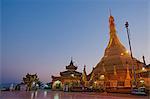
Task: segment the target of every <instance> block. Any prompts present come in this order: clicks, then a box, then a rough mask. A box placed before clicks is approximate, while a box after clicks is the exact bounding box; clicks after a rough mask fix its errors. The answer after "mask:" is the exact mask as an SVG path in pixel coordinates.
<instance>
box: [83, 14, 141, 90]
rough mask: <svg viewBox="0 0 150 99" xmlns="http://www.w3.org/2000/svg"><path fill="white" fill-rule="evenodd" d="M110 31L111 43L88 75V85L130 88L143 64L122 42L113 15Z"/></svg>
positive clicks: (110, 19)
mask: <svg viewBox="0 0 150 99" xmlns="http://www.w3.org/2000/svg"><path fill="white" fill-rule="evenodd" d="M109 29H110V32H109V35H110V38H109V43H108V45H107V47H106V49H105V53H104V56H103V57H102V59H101V60H100V62H99V63H98V64H97V65H96V67H94V68H93V70H92V72H91V73H90V74H89V75H87V78H88V79H87V81H88V84H89V86H97V87H128V88H130V87H131V86H132V84H131V83H132V81H134V80H136V79H134V78H136V77H135V76H136V74H135V75H134V72H135V71H136V70H138V69H142V67H143V63H142V62H140V61H139V60H137V59H136V58H131V54H130V53H129V51H128V50H127V49H126V48H125V47H124V46H123V44H122V43H121V42H120V40H119V38H118V36H117V33H116V28H115V23H114V17H113V16H112V15H110V17H109ZM134 70H135V71H134ZM87 81H85V82H87Z"/></svg>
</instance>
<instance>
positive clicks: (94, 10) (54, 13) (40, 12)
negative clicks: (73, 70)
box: [0, 0, 150, 83]
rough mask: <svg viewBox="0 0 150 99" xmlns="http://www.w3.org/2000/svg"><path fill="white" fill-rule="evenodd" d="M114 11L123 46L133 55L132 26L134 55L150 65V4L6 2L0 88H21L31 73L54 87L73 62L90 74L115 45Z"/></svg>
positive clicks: (126, 0) (144, 0)
mask: <svg viewBox="0 0 150 99" xmlns="http://www.w3.org/2000/svg"><path fill="white" fill-rule="evenodd" d="M109 8H110V9H111V13H112V15H113V16H114V18H115V24H116V29H117V35H118V36H119V38H120V41H121V42H122V43H123V44H124V46H125V47H126V48H127V49H129V46H128V39H127V34H126V29H125V25H124V24H125V22H126V21H128V22H129V28H130V36H131V43H132V49H133V55H134V57H136V58H137V59H139V60H140V61H142V56H143V55H144V56H145V58H146V62H147V64H149V63H150V44H149V43H150V13H149V12H150V2H149V0H2V2H1V19H2V20H1V21H0V22H1V29H2V31H0V32H1V38H2V40H1V41H2V43H1V46H0V49H1V59H0V60H1V61H0V62H1V64H0V66H1V68H0V75H1V81H0V82H2V83H13V82H21V80H22V77H23V76H25V75H26V73H37V74H38V75H39V78H40V80H41V81H43V82H50V81H51V76H52V75H57V76H58V75H59V73H60V72H61V71H64V70H65V66H66V65H68V64H69V63H70V60H71V57H73V61H74V64H75V65H77V66H78V71H79V72H82V70H83V67H84V65H86V70H87V73H90V72H91V70H92V68H93V67H95V66H96V64H97V63H98V62H99V61H100V60H101V58H102V57H103V54H104V51H105V48H106V46H107V44H108V41H109V23H108V18H109Z"/></svg>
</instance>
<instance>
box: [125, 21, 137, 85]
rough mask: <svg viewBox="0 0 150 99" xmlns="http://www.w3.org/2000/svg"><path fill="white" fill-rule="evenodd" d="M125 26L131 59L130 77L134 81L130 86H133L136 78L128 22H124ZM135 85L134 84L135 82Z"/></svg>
mask: <svg viewBox="0 0 150 99" xmlns="http://www.w3.org/2000/svg"><path fill="white" fill-rule="evenodd" d="M125 27H126V29H127V36H128V42H129V47H130V53H131V59H132V74H133V75H132V78H133V80H134V82H132V87H133V85H134V84H135V83H136V82H135V80H136V77H135V76H136V75H135V68H134V66H133V61H134V60H133V55H132V48H131V41H130V36H129V28H128V27H129V23H128V22H126V23H125ZM135 86H136V84H135Z"/></svg>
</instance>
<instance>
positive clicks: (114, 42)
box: [105, 11, 126, 56]
mask: <svg viewBox="0 0 150 99" xmlns="http://www.w3.org/2000/svg"><path fill="white" fill-rule="evenodd" d="M109 34H110V38H109V43H108V46H107V48H106V50H105V56H112V55H114V54H116V55H120V54H121V53H125V51H126V48H125V47H124V46H123V45H122V44H121V42H120V40H119V38H118V36H117V31H116V26H115V20H114V17H113V16H112V13H111V11H110V16H109Z"/></svg>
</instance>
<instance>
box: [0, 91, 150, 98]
mask: <svg viewBox="0 0 150 99" xmlns="http://www.w3.org/2000/svg"><path fill="white" fill-rule="evenodd" d="M0 99H150V96H137V95H131V94H118V93H98V92H61V91H46V90H45V91H44V90H41V91H36V92H33V91H30V92H26V91H12V92H10V91H2V92H0Z"/></svg>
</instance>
